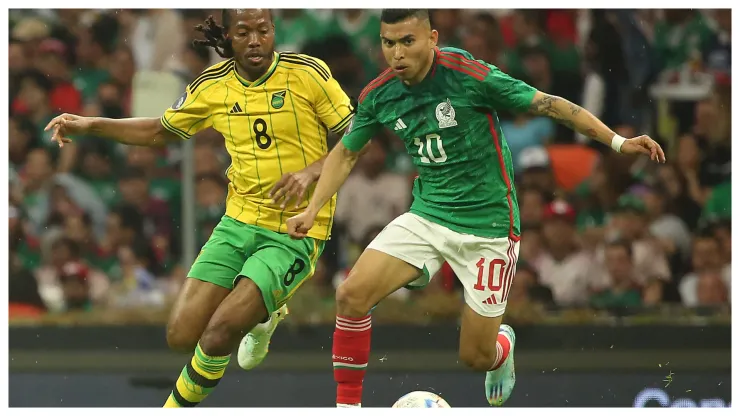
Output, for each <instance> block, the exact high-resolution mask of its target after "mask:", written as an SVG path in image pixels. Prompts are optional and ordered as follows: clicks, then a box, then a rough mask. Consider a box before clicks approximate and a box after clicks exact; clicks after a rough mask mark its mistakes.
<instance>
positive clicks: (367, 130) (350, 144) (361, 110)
mask: <svg viewBox="0 0 740 416" xmlns="http://www.w3.org/2000/svg"><path fill="white" fill-rule="evenodd" d="M381 127H382V126H381V125H380V123H378V122H377V121H376V118H375V111H374V110H373V108H372V105H371V102H370V101H369V100H364V101H362V102H361V103H359V104H358V105H357V113H356V114H355V117H354V118H353V119H352V121H351V122H350V123H349V127H348V128H347V132H346V133H345V135H344V137H342V144H343V145H344V147H346V148H347V149H349V150H350V151H352V152H359V151H360V150H362V148H363V147H365V145H366V144H367V142H369V141H370V139H372V138H373V136H375V134H377V133H378V131H379V130H380V129H381Z"/></svg>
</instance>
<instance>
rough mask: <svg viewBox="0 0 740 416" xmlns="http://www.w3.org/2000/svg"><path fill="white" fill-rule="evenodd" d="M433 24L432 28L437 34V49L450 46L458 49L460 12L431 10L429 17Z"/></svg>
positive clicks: (456, 10)
mask: <svg viewBox="0 0 740 416" xmlns="http://www.w3.org/2000/svg"><path fill="white" fill-rule="evenodd" d="M430 18H431V20H432V22H434V23H433V24H434V28H435V29H437V32H439V41H438V42H437V43H438V44H439V47H441V48H443V47H447V46H451V47H454V48H459V47H460V45H461V41H460V33H459V30H460V28H461V24H460V18H461V16H460V10H458V9H435V10H431V16H430Z"/></svg>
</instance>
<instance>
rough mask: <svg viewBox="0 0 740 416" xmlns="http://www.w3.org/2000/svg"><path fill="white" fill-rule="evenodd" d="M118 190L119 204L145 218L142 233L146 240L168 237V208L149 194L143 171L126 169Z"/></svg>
mask: <svg viewBox="0 0 740 416" xmlns="http://www.w3.org/2000/svg"><path fill="white" fill-rule="evenodd" d="M118 189H119V190H120V192H121V202H122V203H124V204H127V205H130V206H132V207H135V208H136V209H137V210H138V211H139V214H140V215H141V216H142V217H144V218H145V222H144V229H143V231H144V235H145V236H146V237H147V238H152V237H154V236H155V235H159V236H166V237H169V236H170V231H171V229H172V224H171V219H172V217H171V216H170V208H169V206H168V205H167V203H166V202H165V201H163V200H161V199H159V198H157V197H155V196H153V195H152V194H151V193H150V190H149V181H148V179H147V176H146V173H144V171H142V170H141V169H136V168H131V169H128V170H127V171H126V172H124V173H123V174H122V175H120V176H119V179H118Z"/></svg>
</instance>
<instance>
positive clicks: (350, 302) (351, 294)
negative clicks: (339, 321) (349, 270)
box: [336, 281, 373, 317]
mask: <svg viewBox="0 0 740 416" xmlns="http://www.w3.org/2000/svg"><path fill="white" fill-rule="evenodd" d="M336 299H337V314H338V315H344V316H356V317H362V316H365V315H367V314H368V312H370V308H372V306H373V305H370V304H369V301H368V299H367V296H366V295H365V294H364V293H363V292H362V291H361V290H358V289H357V286H355V285H352V284H347V282H346V281H345V282H342V284H340V285H339V287H337V293H336Z"/></svg>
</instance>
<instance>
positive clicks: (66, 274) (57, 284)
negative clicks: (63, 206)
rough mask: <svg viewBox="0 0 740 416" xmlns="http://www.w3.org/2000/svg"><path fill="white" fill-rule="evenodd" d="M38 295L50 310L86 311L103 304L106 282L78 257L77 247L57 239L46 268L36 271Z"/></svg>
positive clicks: (106, 287) (69, 241)
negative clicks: (98, 303)
mask: <svg viewBox="0 0 740 416" xmlns="http://www.w3.org/2000/svg"><path fill="white" fill-rule="evenodd" d="M36 278H37V280H38V285H39V294H40V295H41V298H42V299H43V301H44V304H45V305H46V307H47V308H48V309H49V310H50V311H54V312H62V311H66V310H75V309H84V310H87V309H89V308H90V307H92V305H93V304H94V303H97V302H102V301H103V300H104V298H105V296H106V292H107V290H108V279H107V278H106V277H105V275H103V274H102V273H100V272H98V271H97V270H94V269H91V268H89V267H88V265H86V264H85V262H84V261H83V260H82V258H81V253H80V247H79V246H78V245H77V243H75V242H74V241H72V240H70V239H68V238H60V239H58V240H56V241H55V242H54V243H53V244H52V247H51V258H50V259H49V261H48V262H47V265H46V266H43V267H41V268H39V269H37V270H36Z"/></svg>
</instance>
